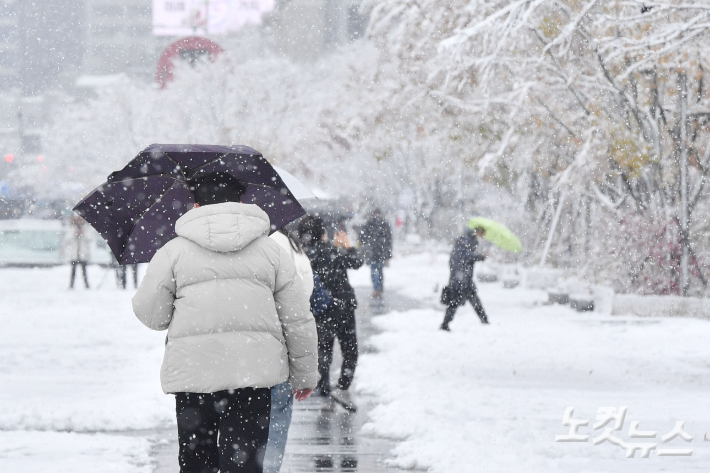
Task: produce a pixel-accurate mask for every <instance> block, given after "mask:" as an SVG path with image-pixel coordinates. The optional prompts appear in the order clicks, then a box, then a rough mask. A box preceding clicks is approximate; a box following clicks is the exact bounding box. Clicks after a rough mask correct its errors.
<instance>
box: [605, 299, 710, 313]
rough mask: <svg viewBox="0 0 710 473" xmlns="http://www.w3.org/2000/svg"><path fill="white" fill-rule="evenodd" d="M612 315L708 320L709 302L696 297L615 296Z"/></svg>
mask: <svg viewBox="0 0 710 473" xmlns="http://www.w3.org/2000/svg"><path fill="white" fill-rule="evenodd" d="M612 314H615V315H617V314H618V315H624V314H633V315H640V316H646V317H698V318H703V319H709V318H710V300H708V299H701V298H698V297H680V296H642V295H638V294H616V295H614V304H613V307H612Z"/></svg>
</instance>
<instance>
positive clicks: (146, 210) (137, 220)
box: [121, 179, 180, 259]
mask: <svg viewBox="0 0 710 473" xmlns="http://www.w3.org/2000/svg"><path fill="white" fill-rule="evenodd" d="M175 182H180V181H178V180H177V179H175ZM174 187H175V184H174V183H173V184H171V185H170V187H168V189H167V190H166V191H165V192H164V193H163V195H162V196H161V198H160V199H157V200H156V201H155V202H153V203H152V204H151V206H150V207H148V208H147V209H145V212H143V213H142V214H141V216H140V217H138V218H137V219H136V221H135V222H134V223H133V226H132V227H131V231H130V232H128V240H130V239H131V235H132V234H133V230H134V229H135V228H136V225H138V222H140V221H141V220H143V217H145V214H147V213H148V212H150V211H151V210H152V209H153V207H155V206H156V205H157V204H159V203H160V202H161V201H162V200H163V199H162V197H165V196H166V195H167V194H168V192H170V191H171V190H173V188H174ZM128 240H126V248H124V249H123V251H122V252H121V259H123V257H124V256H125V254H126V249H127V248H128Z"/></svg>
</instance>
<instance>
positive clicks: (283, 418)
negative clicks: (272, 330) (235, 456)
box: [264, 229, 313, 473]
mask: <svg viewBox="0 0 710 473" xmlns="http://www.w3.org/2000/svg"><path fill="white" fill-rule="evenodd" d="M271 238H272V239H273V240H274V241H275V242H276V243H278V244H279V245H281V248H283V249H284V250H286V252H287V253H288V254H289V255H290V256H291V259H292V260H293V262H294V264H295V265H296V275H297V276H298V277H299V279H300V280H301V283H302V284H303V290H304V294H305V295H306V297H307V298H308V299H309V300H310V298H311V293H312V292H313V271H312V270H311V263H310V261H309V260H308V257H307V256H306V254H305V253H304V252H303V248H301V244H300V243H299V242H298V241H297V240H296V238H294V237H293V235H291V233H289V232H288V231H287V230H284V229H281V230H279V231H278V232H275V233H273V234H272V235H271ZM292 414H293V388H292V387H291V383H289V382H288V381H284V382H283V383H281V384H277V385H276V386H274V387H273V388H272V389H271V420H270V422H269V440H268V442H267V444H266V453H265V454H264V473H278V472H279V470H281V463H282V462H283V457H284V452H285V449H286V440H287V439H288V429H289V427H290V426H291V416H292Z"/></svg>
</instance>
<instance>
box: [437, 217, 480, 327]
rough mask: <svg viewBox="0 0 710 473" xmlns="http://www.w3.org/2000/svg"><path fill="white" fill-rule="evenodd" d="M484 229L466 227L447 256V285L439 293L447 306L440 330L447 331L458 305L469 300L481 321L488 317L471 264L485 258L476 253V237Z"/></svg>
mask: <svg viewBox="0 0 710 473" xmlns="http://www.w3.org/2000/svg"><path fill="white" fill-rule="evenodd" d="M484 235H485V230H484V229H483V227H477V228H476V229H475V230H472V229H470V228H467V229H466V231H465V232H464V234H463V235H461V236H460V237H458V238H457V239H456V243H454V249H453V251H452V252H451V257H450V258H449V269H450V271H451V275H450V276H449V285H448V286H446V287H445V288H444V290H443V291H442V293H441V302H442V303H443V304H444V305H446V306H447V308H446V315H445V316H444V322H443V323H442V324H441V330H446V331H449V330H450V329H449V324H450V323H451V321H452V320H454V314H455V313H456V309H457V308H458V307H459V306H462V305H464V304H465V303H466V301H469V302H470V303H471V305H473V309H474V310H475V311H476V314H478V317H479V318H480V319H481V323H484V324H487V323H488V317H487V316H486V312H485V310H483V304H481V299H480V298H479V297H478V292H477V291H476V284H475V283H474V282H473V266H474V264H476V262H477V261H483V260H484V259H486V256H485V255H482V254H478V253H476V250H477V249H478V237H483V236H484Z"/></svg>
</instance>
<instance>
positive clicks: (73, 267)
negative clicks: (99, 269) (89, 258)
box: [69, 261, 89, 289]
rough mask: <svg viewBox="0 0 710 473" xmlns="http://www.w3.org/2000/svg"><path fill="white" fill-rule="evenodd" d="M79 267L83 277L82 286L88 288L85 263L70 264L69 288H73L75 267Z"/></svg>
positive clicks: (74, 262) (73, 262)
mask: <svg viewBox="0 0 710 473" xmlns="http://www.w3.org/2000/svg"><path fill="white" fill-rule="evenodd" d="M77 266H81V271H82V274H83V275H84V285H85V286H86V288H87V289H88V288H89V278H88V277H87V276H86V261H72V262H71V277H70V278H69V287H74V279H76V267H77Z"/></svg>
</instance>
